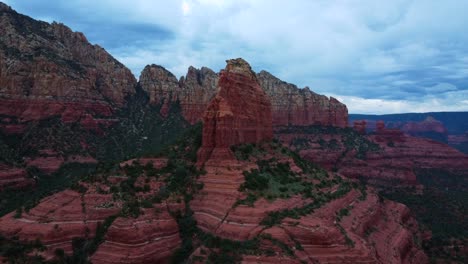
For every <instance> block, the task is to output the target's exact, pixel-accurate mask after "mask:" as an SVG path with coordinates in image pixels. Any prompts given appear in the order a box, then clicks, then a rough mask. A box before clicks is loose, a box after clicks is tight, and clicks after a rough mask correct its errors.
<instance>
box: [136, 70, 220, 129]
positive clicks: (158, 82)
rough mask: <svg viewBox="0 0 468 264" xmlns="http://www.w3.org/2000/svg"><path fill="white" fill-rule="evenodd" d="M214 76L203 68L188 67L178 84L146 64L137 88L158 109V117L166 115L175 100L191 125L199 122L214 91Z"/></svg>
mask: <svg viewBox="0 0 468 264" xmlns="http://www.w3.org/2000/svg"><path fill="white" fill-rule="evenodd" d="M217 84H218V75H217V74H216V73H215V72H213V71H212V70H210V69H208V68H206V67H203V68H201V69H200V70H198V69H195V68H194V67H190V68H189V69H188V72H187V75H186V76H185V78H184V77H182V78H181V79H180V80H179V81H178V80H177V78H176V77H175V76H174V75H173V74H172V73H171V72H169V71H168V70H166V69H165V68H163V67H161V66H159V65H154V64H153V65H148V66H146V67H145V69H144V70H143V71H142V72H141V75H140V85H141V87H142V88H143V90H144V91H146V92H147V93H148V95H149V97H150V102H151V103H152V104H156V105H160V106H161V114H162V115H163V116H167V113H168V112H169V110H170V106H171V103H173V102H176V101H179V103H180V105H181V108H182V109H181V110H182V114H183V116H184V117H185V119H186V120H187V121H188V122H189V123H191V124H194V123H196V122H197V121H200V120H201V118H202V116H203V112H204V111H205V108H206V106H207V105H208V103H209V102H210V100H211V99H212V98H213V97H214V95H215V94H216V91H217Z"/></svg>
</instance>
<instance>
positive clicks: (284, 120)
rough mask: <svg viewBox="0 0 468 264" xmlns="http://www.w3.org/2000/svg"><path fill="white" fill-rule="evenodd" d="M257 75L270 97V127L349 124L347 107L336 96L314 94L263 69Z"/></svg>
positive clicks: (342, 125)
mask: <svg viewBox="0 0 468 264" xmlns="http://www.w3.org/2000/svg"><path fill="white" fill-rule="evenodd" d="M257 78H258V81H259V83H260V86H262V88H263V89H264V90H265V92H266V93H267V94H268V96H269V97H270V100H271V104H272V115H273V126H286V125H294V126H303V125H324V126H338V127H347V126H348V109H347V108H346V105H344V104H342V103H340V102H339V101H338V100H336V99H335V98H333V97H330V98H328V97H326V96H324V95H319V94H316V93H314V92H312V91H310V89H309V88H308V87H305V88H303V89H299V88H297V86H296V85H294V84H290V83H286V82H284V81H281V80H280V79H278V78H276V77H275V76H273V75H272V74H270V73H268V72H266V71H261V72H260V73H258V74H257Z"/></svg>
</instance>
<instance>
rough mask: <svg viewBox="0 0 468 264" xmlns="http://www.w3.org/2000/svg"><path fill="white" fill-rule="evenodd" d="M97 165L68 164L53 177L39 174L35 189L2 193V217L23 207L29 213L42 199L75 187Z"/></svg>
mask: <svg viewBox="0 0 468 264" xmlns="http://www.w3.org/2000/svg"><path fill="white" fill-rule="evenodd" d="M95 170H96V165H95V164H79V163H67V164H65V165H63V166H62V167H61V168H60V169H59V170H58V171H57V172H55V173H53V174H52V175H44V174H41V173H37V174H35V175H34V176H36V177H37V184H36V187H35V188H33V189H24V190H10V189H6V190H3V191H2V192H0V216H3V215H5V214H7V213H9V212H11V211H14V210H17V209H18V208H21V207H23V208H24V210H26V211H29V209H31V208H33V207H34V206H35V205H36V204H37V203H38V202H39V201H40V200H41V199H42V198H44V197H47V196H49V195H51V194H54V193H56V192H59V191H62V190H65V189H67V188H70V187H71V186H73V185H74V184H75V183H76V182H78V180H80V179H83V178H84V177H86V176H87V175H89V174H90V173H93V172H95Z"/></svg>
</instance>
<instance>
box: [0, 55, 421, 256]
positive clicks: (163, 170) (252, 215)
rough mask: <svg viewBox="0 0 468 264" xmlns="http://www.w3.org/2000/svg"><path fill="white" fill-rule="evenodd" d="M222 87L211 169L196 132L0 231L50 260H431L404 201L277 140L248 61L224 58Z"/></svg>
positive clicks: (208, 119)
mask: <svg viewBox="0 0 468 264" xmlns="http://www.w3.org/2000/svg"><path fill="white" fill-rule="evenodd" d="M217 90H218V93H217V95H216V96H215V97H214V98H213V99H212V100H211V102H210V103H209V106H208V107H207V110H206V112H205V114H204V124H205V125H204V128H203V133H202V142H201V148H199V150H198V164H197V165H198V166H199V167H202V168H204V169H203V170H204V172H200V171H199V170H197V169H195V167H194V166H193V165H195V164H193V163H192V164H190V161H188V160H187V158H186V157H187V153H189V152H193V151H196V148H194V142H195V140H194V139H190V138H191V137H193V133H191V134H189V137H188V139H184V140H189V141H188V142H187V143H180V144H182V145H180V146H179V145H176V146H173V147H171V148H170V149H168V152H170V153H171V154H170V155H169V153H167V155H169V156H171V158H170V159H165V158H158V159H141V160H130V161H128V162H124V163H121V164H120V166H121V168H120V169H118V170H114V171H111V172H107V173H106V172H101V173H97V174H95V175H90V176H88V177H87V178H86V179H83V181H82V182H80V183H77V184H75V185H74V187H73V190H66V191H62V192H59V193H56V194H54V195H52V196H49V197H47V198H45V199H43V200H41V201H40V202H39V203H38V204H37V205H35V206H33V207H32V208H29V209H27V210H26V209H24V211H23V210H21V209H20V210H17V211H15V212H11V213H9V214H7V215H5V216H3V217H2V218H0V233H1V234H2V235H4V236H6V237H12V236H17V237H19V239H21V240H24V239H27V240H35V239H37V238H39V239H40V240H41V241H42V243H43V244H44V245H45V247H46V250H45V251H43V252H37V253H38V254H40V255H41V256H43V257H44V258H45V259H47V260H52V259H57V260H64V259H66V258H67V257H70V258H81V259H89V260H91V261H92V262H93V263H115V262H125V263H149V262H152V263H154V262H156V263H167V262H169V261H170V260H172V261H176V260H177V261H179V262H182V261H184V260H189V261H190V262H193V263H204V262H205V261H207V260H210V261H212V262H214V263H225V261H231V262H232V261H234V262H239V261H243V262H244V263H258V262H261V263H278V261H281V263H304V262H305V263H342V262H344V261H350V262H353V263H395V264H396V263H426V262H427V257H426V256H425V254H424V253H423V252H422V251H421V250H420V249H419V248H418V246H417V245H416V244H415V243H414V240H413V237H414V236H416V237H417V238H419V237H420V234H419V233H418V225H417V223H416V222H415V221H414V219H413V218H412V217H411V216H410V214H409V210H408V209H407V208H406V207H405V206H404V205H402V204H398V203H395V202H391V201H387V200H383V199H381V198H379V197H378V196H377V194H376V192H375V190H373V189H371V188H366V187H365V186H363V185H360V184H359V183H357V182H353V181H350V180H347V179H344V178H343V177H341V176H340V175H339V174H337V173H331V172H327V171H325V170H323V169H321V168H319V167H317V166H315V165H313V164H311V163H309V162H306V161H304V160H302V159H301V158H300V157H299V156H298V155H297V154H295V153H293V152H291V151H290V150H288V149H287V148H285V147H284V146H282V145H281V144H280V143H277V142H273V141H271V140H272V137H273V131H272V118H271V105H270V102H269V100H268V97H267V96H266V95H265V92H264V91H263V90H262V89H261V88H260V85H259V83H258V80H257V77H256V75H255V74H253V72H252V71H251V69H250V66H249V65H248V64H247V63H246V62H245V61H244V60H241V59H236V60H229V61H228V64H227V66H226V69H225V70H224V71H222V72H221V74H220V78H219V82H218V88H217ZM190 136H191V137H190ZM184 142H185V141H184ZM174 157H175V158H174ZM141 162H146V163H147V164H143V163H141ZM187 162H189V163H187ZM149 163H151V164H153V165H149ZM177 261H176V262H177Z"/></svg>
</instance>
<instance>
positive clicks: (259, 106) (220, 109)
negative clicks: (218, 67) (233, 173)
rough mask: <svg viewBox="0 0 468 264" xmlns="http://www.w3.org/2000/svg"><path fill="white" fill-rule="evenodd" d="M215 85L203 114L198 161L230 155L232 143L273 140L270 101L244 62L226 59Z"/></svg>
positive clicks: (203, 161) (202, 161)
mask: <svg viewBox="0 0 468 264" xmlns="http://www.w3.org/2000/svg"><path fill="white" fill-rule="evenodd" d="M218 85H219V91H218V94H217V95H216V96H215V98H213V100H211V102H210V104H209V105H208V107H207V109H206V111H205V114H204V116H203V139H202V147H201V149H200V150H199V152H198V162H199V164H204V163H205V162H206V161H207V160H208V159H210V158H211V157H212V156H213V157H219V158H222V159H223V158H224V159H225V158H229V157H232V154H231V151H230V149H229V147H230V146H232V145H237V144H242V143H259V142H261V141H265V140H271V139H273V130H272V125H271V104H270V101H269V100H268V97H267V96H266V94H265V92H263V90H262V89H261V88H260V85H259V84H258V81H257V78H256V76H255V73H254V72H252V70H251V68H250V65H249V64H248V63H247V62H246V61H244V60H242V59H234V60H228V61H227V66H226V69H225V70H224V71H222V72H221V74H220V79H219V83H218Z"/></svg>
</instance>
